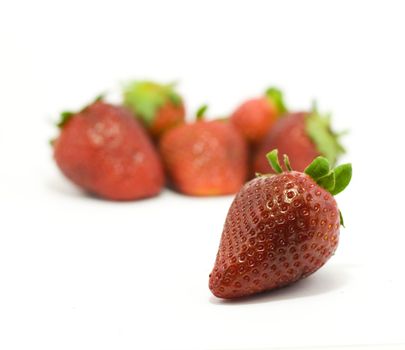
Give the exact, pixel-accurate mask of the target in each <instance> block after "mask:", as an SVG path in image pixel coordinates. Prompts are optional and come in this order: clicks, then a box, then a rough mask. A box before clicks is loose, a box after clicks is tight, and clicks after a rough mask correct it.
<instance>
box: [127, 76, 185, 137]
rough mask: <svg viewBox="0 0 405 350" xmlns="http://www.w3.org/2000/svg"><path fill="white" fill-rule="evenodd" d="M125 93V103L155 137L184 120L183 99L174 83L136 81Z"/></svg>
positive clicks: (128, 86)
mask: <svg viewBox="0 0 405 350" xmlns="http://www.w3.org/2000/svg"><path fill="white" fill-rule="evenodd" d="M123 95H124V96H123V97H124V105H125V106H126V107H128V108H129V109H130V110H132V112H134V113H135V116H136V117H137V118H138V119H139V120H141V121H142V123H143V124H144V126H145V127H146V129H147V130H148V131H149V132H150V133H151V135H152V136H153V137H155V138H158V137H159V136H160V135H162V134H163V133H164V132H165V131H167V130H168V129H170V128H172V127H174V126H176V125H178V124H182V123H183V122H184V118H185V108H184V104H183V100H182V98H181V97H180V95H178V94H177V92H176V91H175V90H174V84H168V85H163V84H158V83H155V82H151V81H135V82H133V83H131V84H129V85H127V86H126V87H125V89H124V93H123Z"/></svg>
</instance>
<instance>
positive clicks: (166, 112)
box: [146, 102, 186, 138]
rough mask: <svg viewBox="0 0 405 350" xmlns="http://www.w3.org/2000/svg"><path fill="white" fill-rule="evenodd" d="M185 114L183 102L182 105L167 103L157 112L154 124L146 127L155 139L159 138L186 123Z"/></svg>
mask: <svg viewBox="0 0 405 350" xmlns="http://www.w3.org/2000/svg"><path fill="white" fill-rule="evenodd" d="M185 114H186V111H185V108H184V104H183V103H182V102H181V103H180V105H174V104H173V103H171V102H166V103H165V104H164V105H163V106H161V107H160V108H159V109H158V110H157V112H156V116H155V118H154V119H153V122H152V124H150V125H146V127H147V129H148V130H149V132H150V133H151V135H152V136H153V137H154V138H158V137H160V136H161V135H162V134H163V133H164V132H166V131H167V130H169V129H171V128H173V127H175V126H177V125H179V124H182V123H184V119H185Z"/></svg>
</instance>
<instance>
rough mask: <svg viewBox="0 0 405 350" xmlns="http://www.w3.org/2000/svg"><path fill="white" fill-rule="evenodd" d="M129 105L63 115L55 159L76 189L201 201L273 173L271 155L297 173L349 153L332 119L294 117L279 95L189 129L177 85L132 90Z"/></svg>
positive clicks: (200, 120)
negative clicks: (172, 194) (283, 157)
mask: <svg viewBox="0 0 405 350" xmlns="http://www.w3.org/2000/svg"><path fill="white" fill-rule="evenodd" d="M122 95H123V99H122V100H123V103H122V105H121V106H115V105H111V104H108V103H106V102H104V101H103V98H98V99H96V101H94V102H93V103H92V104H90V105H89V106H87V107H85V108H83V109H82V110H81V111H79V112H76V113H71V112H64V113H62V118H61V121H60V123H59V127H60V130H61V133H60V136H59V137H58V138H57V139H56V140H55V142H54V156H55V160H56V162H57V164H58V166H59V168H60V169H61V170H62V172H63V173H64V174H65V175H66V176H67V177H68V178H69V179H70V180H71V181H73V182H74V183H75V184H76V185H78V186H79V187H81V188H83V189H84V190H86V191H88V192H89V193H92V194H95V195H97V196H99V197H103V198H107V199H111V200H135V199H140V198H145V197H151V196H155V195H157V194H158V193H159V192H160V191H161V189H162V187H163V186H164V185H165V184H168V185H169V186H171V187H172V188H174V189H175V190H177V191H179V192H181V193H184V194H187V195H194V196H212V195H225V194H232V193H236V192H237V191H238V190H239V189H240V188H241V186H242V185H243V184H244V183H245V182H246V181H247V180H249V179H251V178H252V177H253V176H254V174H255V173H268V172H270V171H271V168H270V167H269V165H268V163H267V161H266V157H265V155H266V153H267V152H268V151H269V150H272V149H275V148H277V149H278V150H279V151H280V153H281V154H288V155H289V157H290V160H291V165H292V167H293V168H294V169H296V170H298V171H303V170H304V169H305V167H306V166H307V165H308V164H309V163H310V162H311V161H312V160H313V159H314V158H315V157H316V156H319V155H323V156H325V157H326V158H327V159H328V160H329V161H330V162H331V163H332V164H335V162H336V160H337V158H338V156H339V155H340V154H341V153H342V152H343V148H342V146H341V145H340V144H339V142H338V137H337V135H336V134H335V133H333V131H332V130H331V128H330V121H329V118H328V117H324V116H321V115H320V114H319V113H318V112H317V111H316V110H315V109H314V110H312V111H307V112H298V113H292V112H289V111H288V110H287V108H286V106H285V104H284V101H283V96H282V94H281V92H280V91H279V90H278V89H275V88H270V89H268V90H267V91H266V93H265V94H264V96H261V97H258V98H254V99H250V100H248V101H246V102H244V103H242V104H241V105H240V106H239V107H237V108H236V109H235V111H234V112H233V113H232V114H231V115H230V117H229V118H225V119H224V118H221V119H214V120H212V119H210V120H205V118H204V112H205V110H206V107H203V108H201V109H200V110H199V111H198V112H197V116H196V119H195V120H194V121H192V122H186V118H185V116H186V111H185V107H184V102H183V99H182V97H181V96H180V95H179V94H178V93H177V92H176V91H175V89H174V86H173V85H163V84H157V83H154V82H149V81H140V82H133V83H131V84H128V85H127V86H126V87H125V88H124V91H123V93H122Z"/></svg>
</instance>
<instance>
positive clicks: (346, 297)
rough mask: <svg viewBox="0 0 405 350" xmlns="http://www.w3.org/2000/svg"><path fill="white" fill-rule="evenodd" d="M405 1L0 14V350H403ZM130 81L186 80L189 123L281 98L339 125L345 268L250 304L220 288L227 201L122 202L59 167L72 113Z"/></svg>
mask: <svg viewBox="0 0 405 350" xmlns="http://www.w3.org/2000/svg"><path fill="white" fill-rule="evenodd" d="M401 5H402V4H401V1H245V2H241V1H207V0H206V1H199V2H193V1H160V2H158V1H145V2H137V1H127V2H125V1H120V0H116V1H108V2H103V1H94V2H90V1H50V0H49V1H45V0H37V1H1V2H0V206H1V208H0V209H1V211H0V349H5V350H8V349H41V350H45V349H98V350H101V349H149V348H151V349H152V348H153V349H242V348H260V349H263V348H267V347H273V346H277V347H290V346H326V345H349V344H352V345H353V344H354V345H356V344H365V345H367V344H399V343H402V344H405V332H404V312H405V302H404V293H405V283H404V273H403V268H404V244H405V238H404V234H405V232H404V231H405V230H404V201H405V198H404V194H405V193H404V180H403V175H404V170H405V168H404V161H403V151H404V149H405V147H404V146H405V144H404V118H405V112H404V92H405V91H404V90H405V89H404V88H405V86H404V85H405V84H404V82H405V68H404V66H405V51H404V43H405V40H404V39H405V38H404V37H405V20H404V16H405V9H404V7H403V6H401ZM131 78H152V79H157V80H160V81H171V80H179V81H180V86H179V88H180V90H181V92H182V93H183V95H184V96H185V99H186V101H187V107H188V110H189V114H190V116H191V115H192V113H194V111H195V109H196V108H197V107H198V106H199V105H200V104H201V103H205V102H208V103H209V104H210V110H209V111H210V113H211V115H212V116H222V115H226V114H227V113H228V112H229V111H231V110H232V109H233V108H234V107H235V105H236V104H237V103H239V102H240V101H241V100H243V99H244V98H246V97H250V96H255V95H257V94H260V93H261V92H262V90H264V89H265V88H266V87H267V86H268V85H278V86H280V87H281V88H283V89H284V90H285V91H286V98H287V102H288V103H289V105H290V106H291V107H292V108H294V109H301V108H307V107H308V106H309V105H310V103H311V100H312V99H314V98H316V99H317V100H318V102H319V106H320V108H321V109H322V110H325V111H332V112H333V115H334V125H335V127H336V129H338V130H342V129H346V128H347V129H350V134H349V135H348V136H346V137H345V139H344V143H345V145H346V147H347V149H348V150H349V152H348V154H347V156H346V157H345V159H343V160H344V161H351V162H352V163H353V168H354V177H353V181H352V183H351V185H350V187H349V188H348V189H347V190H346V192H345V193H344V194H341V195H339V197H338V198H337V199H338V202H339V203H340V208H341V210H342V211H343V213H344V215H345V221H346V226H347V228H346V229H343V230H342V233H341V245H340V247H339V249H338V251H337V254H336V255H335V256H334V257H333V258H332V259H331V260H330V262H329V263H328V264H327V265H326V266H325V267H324V268H323V269H322V270H320V271H319V272H318V273H317V274H315V275H314V276H312V277H310V278H308V279H307V280H305V281H302V282H300V283H297V284H296V285H294V286H291V287H290V288H286V289H283V290H279V291H276V292H274V293H270V294H265V295H262V296H260V297H254V298H251V299H248V300H245V301H241V302H233V303H223V302H220V301H219V300H218V299H215V298H214V297H213V296H211V294H210V291H209V290H208V286H207V285H208V274H209V272H210V270H211V268H212V264H213V262H214V258H215V254H216V250H217V246H218V243H219V238H220V234H221V230H222V225H223V222H224V219H225V215H226V212H227V209H228V207H229V204H230V202H231V200H232V197H222V198H209V199H194V198H189V197H184V196H181V195H178V194H175V193H172V192H169V191H165V192H164V193H162V195H161V196H160V197H158V198H154V199H150V200H145V201H140V202H132V203H111V202H107V201H102V200H97V199H94V198H90V197H87V196H86V195H84V194H83V193H81V192H80V191H79V190H78V189H76V188H75V187H74V186H72V185H71V184H70V183H68V182H67V181H66V180H65V179H64V178H63V177H62V175H61V174H60V173H59V172H58V170H57V169H56V167H55V165H54V163H53V161H52V155H51V150H50V147H49V145H48V140H49V139H50V138H51V137H53V136H55V135H56V128H55V127H54V125H53V123H54V122H55V121H56V120H57V118H58V113H59V112H60V111H61V110H63V109H66V108H68V109H75V108H80V107H81V106H83V105H84V104H85V103H87V102H88V101H90V100H91V99H92V98H93V97H95V96H96V95H98V94H99V93H100V92H103V91H105V90H107V91H112V92H114V91H116V89H117V88H119V86H120V84H121V83H122V82H125V81H127V80H129V79H131Z"/></svg>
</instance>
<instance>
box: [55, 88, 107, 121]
mask: <svg viewBox="0 0 405 350" xmlns="http://www.w3.org/2000/svg"><path fill="white" fill-rule="evenodd" d="M104 97H105V95H104V94H100V95H98V96H97V97H96V98H95V99H94V100H93V101H92V102H91V103H89V104H88V105H86V106H85V107H83V108H82V109H81V110H80V111H79V112H72V111H64V112H62V113H61V114H60V118H59V121H58V123H57V124H56V126H58V127H59V128H63V127H64V126H65V125H66V124H67V123H68V121H69V120H70V119H72V117H73V116H74V115H75V114H77V113H80V112H82V111H84V110H85V109H86V108H87V107H88V106H90V105H92V104H93V103H96V102H100V101H103V100H104Z"/></svg>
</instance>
